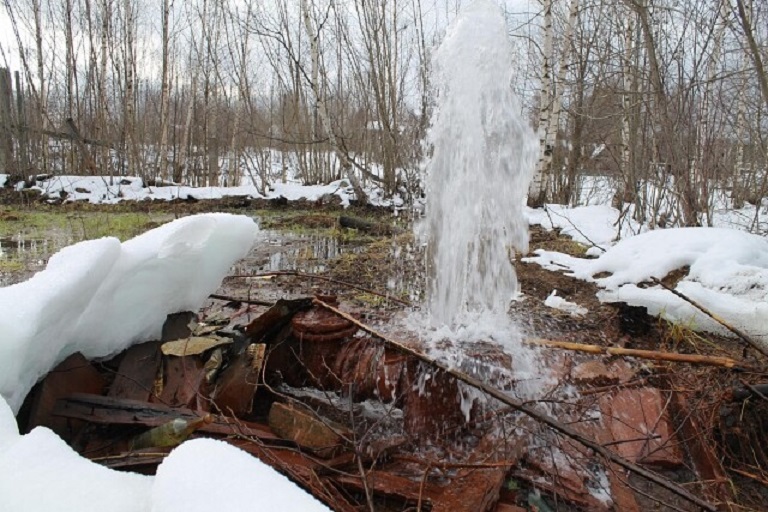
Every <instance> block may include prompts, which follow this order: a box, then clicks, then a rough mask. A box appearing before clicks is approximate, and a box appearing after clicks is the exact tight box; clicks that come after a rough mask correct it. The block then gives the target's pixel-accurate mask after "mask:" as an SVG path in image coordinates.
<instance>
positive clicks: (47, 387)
mask: <svg viewBox="0 0 768 512" xmlns="http://www.w3.org/2000/svg"><path fill="white" fill-rule="evenodd" d="M106 384H107V383H106V381H105V380H104V377H102V376H101V374H100V373H99V372H98V371H97V370H96V369H95V368H94V367H93V366H92V365H91V363H90V361H88V360H87V359H86V358H85V356H83V355H82V354H81V353H80V352H76V353H74V354H72V355H71V356H69V357H68V358H66V359H65V360H64V361H62V362H61V363H59V364H58V365H56V367H55V368H54V369H53V370H51V371H50V372H49V373H48V375H46V376H45V378H44V379H43V380H42V382H41V383H40V386H39V387H38V388H37V391H36V393H35V397H34V399H33V401H32V407H31V409H30V413H29V420H28V422H27V431H29V430H32V429H33V428H35V427H37V426H44V427H48V428H50V429H51V430H53V431H54V432H56V433H57V434H58V435H59V436H61V437H63V438H65V439H71V438H72V437H73V434H74V431H76V430H79V428H80V427H82V426H83V425H84V423H82V422H81V421H70V420H67V419H65V418H61V417H59V416H54V415H52V414H51V413H52V411H53V408H54V406H55V405H56V401H57V400H59V399H60V398H64V397H65V396H68V395H71V394H72V393H93V394H101V393H102V392H103V391H104V388H105V387H106Z"/></svg>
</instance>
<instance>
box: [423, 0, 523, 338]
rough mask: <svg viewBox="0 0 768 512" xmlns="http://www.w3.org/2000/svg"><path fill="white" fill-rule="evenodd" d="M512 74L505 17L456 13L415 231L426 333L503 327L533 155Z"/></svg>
mask: <svg viewBox="0 0 768 512" xmlns="http://www.w3.org/2000/svg"><path fill="white" fill-rule="evenodd" d="M512 65H513V54H512V49H511V45H510V42H509V39H508V36H507V28H506V23H505V20H504V16H503V14H502V13H501V10H500V9H499V7H498V6H496V5H495V4H494V3H493V2H491V1H489V0H476V1H475V2H474V3H473V4H471V5H470V6H468V7H467V8H466V9H464V11H463V12H462V13H461V15H460V16H459V17H458V18H457V20H456V21H455V22H454V23H453V25H452V26H451V27H450V28H449V29H448V33H447V35H446V37H445V40H444V41H443V43H442V44H441V45H440V47H439V49H438V50H437V53H436V55H435V58H434V71H435V72H434V80H435V84H436V86H437V90H438V97H437V105H436V110H435V114H434V116H433V123H432V127H431V129H430V133H429V139H428V142H429V144H430V146H431V147H432V150H433V153H432V158H431V161H430V162H429V164H428V166H427V176H426V188H427V194H428V195H427V201H428V203H427V213H426V218H425V221H424V223H423V224H422V226H421V228H420V229H421V230H422V235H424V236H425V237H426V240H427V262H428V263H427V264H428V275H429V282H428V285H427V300H428V305H427V309H428V315H429V324H430V326H431V327H432V328H437V329H439V328H440V327H448V328H449V329H450V330H453V331H455V330H456V329H459V328H462V327H466V326H467V325H471V324H473V323H476V322H477V317H478V315H480V316H483V317H486V318H487V317H488V316H489V315H490V316H492V317H494V316H496V317H504V316H506V310H507V307H508V305H509V301H510V300H511V299H512V298H513V296H514V295H515V294H516V292H517V278H516V275H515V270H514V267H513V265H512V262H511V261H510V257H511V255H512V250H519V251H527V247H528V226H527V222H526V219H525V217H524V215H523V205H524V201H525V194H526V191H527V189H528V182H529V180H530V177H531V174H532V171H533V166H534V163H535V155H536V150H537V147H536V139H535V136H534V134H533V131H532V130H531V128H530V127H529V126H528V123H527V122H526V120H525V119H523V118H522V115H521V108H520V105H519V103H518V100H517V98H516V96H515V94H514V93H513V91H512V88H511V79H512Z"/></svg>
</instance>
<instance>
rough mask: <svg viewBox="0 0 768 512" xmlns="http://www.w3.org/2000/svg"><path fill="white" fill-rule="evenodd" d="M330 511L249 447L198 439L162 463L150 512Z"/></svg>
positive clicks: (154, 488)
mask: <svg viewBox="0 0 768 512" xmlns="http://www.w3.org/2000/svg"><path fill="white" fill-rule="evenodd" d="M180 510H183V511H184V512H211V511H213V510H226V511H238V512H247V511H254V512H255V511H264V512H267V511H281V512H283V511H284V512H315V511H317V512H328V511H329V510H330V509H328V508H327V507H326V506H325V505H323V504H322V503H320V502H319V501H317V500H316V499H315V498H313V497H312V496H311V495H309V494H307V493H306V492H304V491H303V490H301V489H300V488H299V487H297V486H296V485H295V484H294V483H293V482H291V481H290V480H288V479H287V478H286V477H285V476H283V475H281V474H280V473H278V472H277V471H275V470H274V469H272V468H271V467H269V466H267V465H266V464H264V463H263V462H261V461H260V460H258V459H256V458H254V457H253V456H251V455H249V454H248V453H246V452H244V451H242V450H240V449H238V448H235V447H233V446H231V445H228V444H226V443H224V442H223V441H216V440H213V439H195V440H192V441H187V442H186V443H184V444H182V445H181V446H179V447H178V448H176V449H175V450H174V451H173V452H171V455H170V456H169V457H168V458H167V459H165V461H163V463H162V464H160V467H159V468H158V469H157V475H156V476H155V484H154V486H153V487H152V512H178V511H180Z"/></svg>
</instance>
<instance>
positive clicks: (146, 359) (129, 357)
mask: <svg viewBox="0 0 768 512" xmlns="http://www.w3.org/2000/svg"><path fill="white" fill-rule="evenodd" d="M159 348H160V342H159V341H148V342H146V343H141V344H139V345H134V346H132V347H131V348H129V349H128V350H127V351H126V352H125V353H124V354H123V359H122V360H121V361H120V366H119V368H118V370H117V375H115V380H114V381H113V382H112V385H111V386H110V387H109V396H111V397H119V398H128V399H131V400H140V401H142V402H148V401H149V397H150V396H151V395H152V394H153V389H154V385H155V379H156V378H157V371H158V368H159V367H160V359H161V354H160V350H159Z"/></svg>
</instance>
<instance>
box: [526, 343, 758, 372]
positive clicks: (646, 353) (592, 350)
mask: <svg viewBox="0 0 768 512" xmlns="http://www.w3.org/2000/svg"><path fill="white" fill-rule="evenodd" d="M527 343H531V344H533V345H540V346H545V347H554V348H562V349H565V350H574V351H577V352H587V353H589V354H606V355H612V356H626V357H637V358H640V359H652V360H654V361H671V362H676V363H691V364H704V365H710V366H721V367H723V368H729V369H732V370H747V369H748V367H747V366H746V365H744V364H743V363H740V362H739V361H736V360H735V359H731V358H730V357H719V356H702V355H698V354H679V353H677V352H658V351H656V350H640V349H633V348H623V347H601V346H600V345H585V344H582V343H571V342H569V341H554V340H542V339H531V340H528V341H527Z"/></svg>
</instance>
